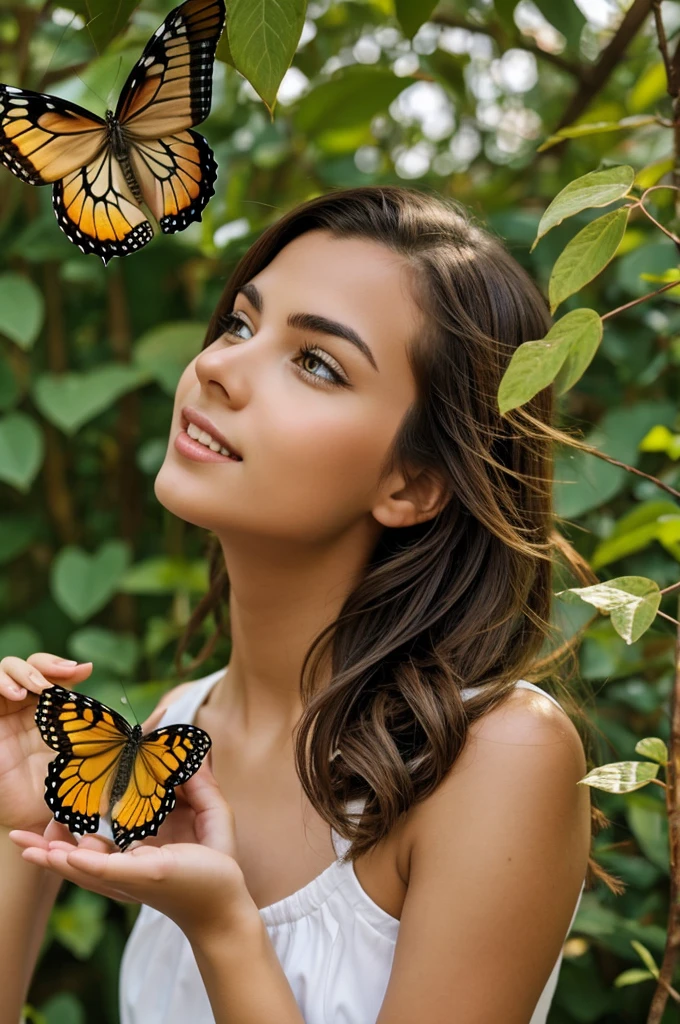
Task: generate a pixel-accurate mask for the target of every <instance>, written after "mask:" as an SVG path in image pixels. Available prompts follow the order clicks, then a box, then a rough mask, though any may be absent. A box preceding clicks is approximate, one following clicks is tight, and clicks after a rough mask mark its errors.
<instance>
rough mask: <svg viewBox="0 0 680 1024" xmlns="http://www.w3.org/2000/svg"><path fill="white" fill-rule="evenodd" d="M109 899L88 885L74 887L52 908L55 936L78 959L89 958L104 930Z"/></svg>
mask: <svg viewBox="0 0 680 1024" xmlns="http://www.w3.org/2000/svg"><path fill="white" fill-rule="evenodd" d="M105 917H106V900H105V898H104V897H103V896H99V895H97V894H95V893H93V892H89V891H88V890H86V889H78V888H73V889H72V890H71V893H70V895H69V899H68V900H67V901H66V902H65V903H60V904H58V905H57V906H56V907H55V908H54V910H53V911H52V921H51V924H52V925H53V927H54V936H55V938H56V939H57V942H59V943H60V944H61V945H62V946H64V947H65V948H66V949H68V951H69V952H70V953H72V954H73V956H75V957H77V958H78V960H89V958H90V957H91V956H92V953H93V952H94V949H95V946H96V945H97V943H98V942H99V941H100V939H101V937H102V935H103V934H104V919H105Z"/></svg>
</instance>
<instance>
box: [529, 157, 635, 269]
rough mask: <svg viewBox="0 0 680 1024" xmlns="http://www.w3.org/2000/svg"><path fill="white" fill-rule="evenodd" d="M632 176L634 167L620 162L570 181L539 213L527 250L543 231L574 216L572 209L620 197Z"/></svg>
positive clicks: (541, 235)
mask: <svg viewBox="0 0 680 1024" xmlns="http://www.w3.org/2000/svg"><path fill="white" fill-rule="evenodd" d="M634 179H635V171H634V170H633V168H632V167H629V166H628V165H627V164H621V165H620V166H619V167H607V168H605V169H604V170H603V171H590V173H589V174H584V175H582V176H581V177H580V178H576V180H575V181H570V182H569V184H568V185H565V187H564V188H563V189H562V191H561V192H558V193H557V195H556V196H555V198H554V199H553V201H552V202H551V203H550V205H549V206H548V208H547V209H546V211H545V213H544V214H543V216H542V217H541V220H540V222H539V225H538V230H537V232H536V238H535V240H534V242H533V245H532V246H531V250H530V251H532V252H533V250H534V247H535V246H536V245H537V244H538V242H539V241H540V239H541V238H542V237H543V235H545V234H547V232H548V231H550V229H551V228H554V227H555V226H556V225H557V224H561V223H562V221H563V220H564V219H565V217H573V215H574V214H575V213H580V212H581V210H586V209H588V208H590V207H595V206H608V205H609V203H613V202H615V200H617V199H621V198H622V197H623V196H625V195H626V194H627V193H628V192H629V191H630V189H631V186H632V184H633V181H634Z"/></svg>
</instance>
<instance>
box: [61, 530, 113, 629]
mask: <svg viewBox="0 0 680 1024" xmlns="http://www.w3.org/2000/svg"><path fill="white" fill-rule="evenodd" d="M129 564H130V550H129V547H128V545H127V544H126V543H125V542H124V541H121V540H110V541H107V542H106V543H105V544H102V546H101V547H100V548H99V550H98V551H96V552H95V553H94V554H92V555H91V554H89V553H88V552H87V551H83V549H82V548H78V547H75V546H73V545H69V546H67V547H65V548H62V549H61V551H60V552H59V553H58V555H57V556H56V558H55V559H54V561H53V563H52V568H51V573H50V589H51V592H52V596H53V598H54V600H55V601H56V603H57V604H58V605H59V607H60V608H61V609H62V610H63V611H65V612H66V614H67V615H70V616H71V618H72V619H74V620H75V621H76V622H84V621H85V620H86V619H89V618H90V617H91V616H92V615H94V614H95V612H98V611H100V610H101V609H102V608H103V607H104V605H106V604H107V603H108V602H109V601H110V600H111V598H112V597H113V595H114V594H115V593H117V592H118V589H119V588H118V582H119V580H120V578H121V576H122V575H123V573H124V572H125V570H126V569H127V567H128V565H129Z"/></svg>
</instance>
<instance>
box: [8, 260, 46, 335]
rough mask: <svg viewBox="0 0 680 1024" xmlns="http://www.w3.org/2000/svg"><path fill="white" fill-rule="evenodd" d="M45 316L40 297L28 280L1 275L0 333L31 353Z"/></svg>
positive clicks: (38, 291) (11, 275)
mask: <svg viewBox="0 0 680 1024" xmlns="http://www.w3.org/2000/svg"><path fill="white" fill-rule="evenodd" d="M44 316H45V303H44V301H43V297H42V293H41V292H40V290H39V289H38V288H36V286H35V285H34V284H33V282H32V281H31V280H30V279H29V278H28V277H23V276H22V275H21V274H0V333H2V334H4V335H6V337H8V338H10V339H11V340H12V341H15V342H16V343H17V345H18V346H19V347H20V348H23V349H30V348H32V346H33V343H34V342H35V339H36V338H37V337H38V335H39V334H40V328H41V327H42V324H43V318H44Z"/></svg>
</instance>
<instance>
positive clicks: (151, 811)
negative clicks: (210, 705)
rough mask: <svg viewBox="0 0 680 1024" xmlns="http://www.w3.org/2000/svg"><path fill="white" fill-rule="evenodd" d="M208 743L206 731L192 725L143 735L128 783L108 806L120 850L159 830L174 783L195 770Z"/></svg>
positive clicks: (172, 802)
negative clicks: (118, 797)
mask: <svg viewBox="0 0 680 1024" xmlns="http://www.w3.org/2000/svg"><path fill="white" fill-rule="evenodd" d="M211 745H212V740H211V739H210V736H208V734H207V732H205V731H204V730H203V729H199V728H198V727H197V726H194V725H169V726H166V727H165V728H162V729H155V730H154V731H153V732H151V733H149V734H148V736H145V737H144V738H143V739H142V741H141V743H140V744H139V747H138V750H137V756H136V757H135V760H134V764H133V766H132V772H131V775H130V779H129V781H128V784H127V787H126V789H125V791H124V793H123V794H122V796H121V797H120V799H119V800H117V801H116V802H115V803H114V805H113V807H112V808H111V828H112V830H113V838H114V840H115V842H116V844H117V845H118V846H119V847H120V848H121V850H125V849H126V847H128V846H129V845H130V843H132V842H134V841H135V840H137V839H145V838H148V836H150V835H154V834H155V833H156V832H157V831H158V828H159V826H160V825H161V823H162V822H163V821H164V820H165V818H166V816H167V815H168V814H169V813H170V811H171V810H172V809H173V807H174V806H175V791H174V787H175V786H177V785H180V784H181V783H183V782H186V781H187V779H189V778H191V776H192V775H193V774H194V772H196V771H198V769H199V768H200V766H201V763H202V761H203V758H204V757H205V755H206V754H207V753H208V751H209V750H210V747H211Z"/></svg>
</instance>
